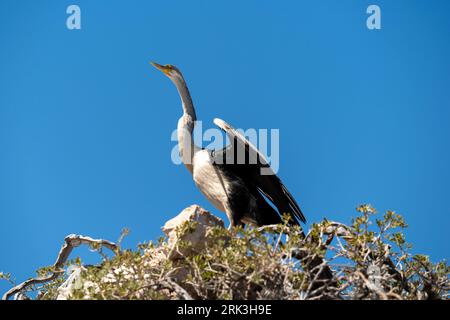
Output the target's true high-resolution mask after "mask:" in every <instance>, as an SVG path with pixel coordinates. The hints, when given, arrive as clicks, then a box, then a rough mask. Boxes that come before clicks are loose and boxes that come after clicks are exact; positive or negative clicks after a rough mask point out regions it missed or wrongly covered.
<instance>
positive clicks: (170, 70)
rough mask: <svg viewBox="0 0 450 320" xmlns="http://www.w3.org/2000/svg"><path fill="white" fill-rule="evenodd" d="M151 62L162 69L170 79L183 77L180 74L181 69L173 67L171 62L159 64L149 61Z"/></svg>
mask: <svg viewBox="0 0 450 320" xmlns="http://www.w3.org/2000/svg"><path fill="white" fill-rule="evenodd" d="M151 64H152V65H153V66H154V67H155V68H156V69H158V70H159V71H162V72H163V73H164V74H165V75H166V76H168V77H169V79H170V80H172V81H174V80H182V79H183V75H182V74H181V71H180V70H179V69H178V68H177V67H175V66H173V65H171V64H166V65H164V66H163V65H160V64H159V63H156V62H151Z"/></svg>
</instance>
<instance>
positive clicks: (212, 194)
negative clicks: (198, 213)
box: [193, 150, 229, 211]
mask: <svg viewBox="0 0 450 320" xmlns="http://www.w3.org/2000/svg"><path fill="white" fill-rule="evenodd" d="M193 166H194V168H193V178H194V182H195V184H196V185H197V187H198V188H199V189H200V191H201V192H202V193H203V194H204V195H205V196H206V198H208V200H209V201H210V202H211V203H212V204H213V205H214V206H215V207H216V208H217V209H218V210H220V211H225V206H226V205H227V200H228V196H227V192H228V191H229V190H228V189H229V188H228V185H229V183H228V181H227V179H226V177H224V176H223V174H221V173H220V171H219V170H218V169H217V168H216V167H214V165H213V159H212V158H211V156H210V154H209V152H208V151H207V150H201V151H199V152H197V153H196V154H195V155H194V159H193Z"/></svg>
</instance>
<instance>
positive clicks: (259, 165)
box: [214, 118, 306, 224]
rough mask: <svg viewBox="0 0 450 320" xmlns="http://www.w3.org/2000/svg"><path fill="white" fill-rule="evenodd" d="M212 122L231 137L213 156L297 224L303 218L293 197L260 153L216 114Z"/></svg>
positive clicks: (303, 219)
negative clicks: (229, 143)
mask: <svg viewBox="0 0 450 320" xmlns="http://www.w3.org/2000/svg"><path fill="white" fill-rule="evenodd" d="M214 123H215V124H216V125H217V126H218V127H219V128H220V129H222V130H223V131H225V132H226V134H227V135H228V137H229V139H230V141H231V145H229V146H228V147H226V148H224V149H222V150H220V151H216V152H215V156H214V160H215V161H220V163H221V164H223V165H225V166H226V167H227V169H228V170H230V171H231V172H233V173H234V174H236V175H237V176H239V177H240V178H242V179H243V180H244V181H246V182H247V183H251V184H253V185H254V186H255V187H256V188H257V189H258V191H259V192H260V193H261V194H263V195H264V196H265V197H266V198H267V199H269V200H270V202H272V204H273V205H274V206H275V207H276V208H277V210H278V213H279V214H289V215H290V216H291V218H292V220H293V222H295V223H297V224H300V223H299V221H301V222H306V219H305V216H304V215H303V213H302V211H301V210H300V207H299V206H298V204H297V202H296V201H295V199H294V197H293V196H292V195H291V194H290V192H289V191H288V190H287V188H286V187H285V186H284V184H283V183H282V182H281V180H280V178H278V177H277V176H276V175H275V173H274V172H273V170H272V169H271V168H270V165H269V162H268V161H267V159H266V158H265V157H264V155H263V154H261V153H260V152H259V151H258V149H257V148H256V147H255V146H254V145H252V144H251V143H250V141H248V140H247V139H246V138H245V137H244V136H243V135H242V134H241V133H240V132H238V131H237V130H235V129H234V128H233V127H232V126H230V125H229V124H228V123H226V122H225V121H223V120H221V119H217V118H216V119H214ZM243 157H245V161H243V160H244V158H243ZM262 172H264V174H262Z"/></svg>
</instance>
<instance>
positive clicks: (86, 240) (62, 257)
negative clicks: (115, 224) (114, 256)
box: [2, 234, 118, 300]
mask: <svg viewBox="0 0 450 320" xmlns="http://www.w3.org/2000/svg"><path fill="white" fill-rule="evenodd" d="M82 244H88V245H98V246H100V248H101V247H106V248H108V249H110V250H111V251H113V252H114V253H116V252H117V249H118V246H117V245H116V244H115V243H113V242H110V241H108V240H103V239H92V238H91V237H85V236H81V235H76V234H70V235H68V236H67V237H65V238H64V244H63V246H62V247H61V250H59V254H58V257H57V258H56V261H55V263H54V264H53V266H52V271H51V274H50V275H48V276H45V277H40V278H31V279H28V280H26V281H24V282H22V283H21V284H19V285H17V286H15V287H13V288H11V289H10V290H8V292H6V293H5V294H4V295H3V297H2V300H8V299H9V298H10V297H12V296H13V295H15V294H17V293H21V292H22V291H23V290H25V289H26V288H28V287H30V286H32V285H34V284H41V283H46V282H49V281H53V280H55V279H56V278H57V277H59V276H60V275H61V274H63V273H64V269H63V267H64V264H65V263H66V261H67V259H68V258H69V256H70V253H71V252H72V250H73V249H74V248H76V247H78V246H80V245H82Z"/></svg>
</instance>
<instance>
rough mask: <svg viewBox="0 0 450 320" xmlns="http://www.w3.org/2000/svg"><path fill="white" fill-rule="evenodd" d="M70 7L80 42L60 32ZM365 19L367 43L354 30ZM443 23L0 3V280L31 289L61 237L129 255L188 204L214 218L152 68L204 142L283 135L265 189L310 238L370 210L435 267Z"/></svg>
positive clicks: (203, 5)
mask: <svg viewBox="0 0 450 320" xmlns="http://www.w3.org/2000/svg"><path fill="white" fill-rule="evenodd" d="M70 4H77V5H79V6H80V7H81V19H82V29H81V30H73V31H70V30H68V29H67V28H66V18H67V14H66V8H67V6H68V5H70ZM369 4H377V5H379V6H380V7H381V10H382V30H378V31H369V30H368V29H367V28H366V18H367V15H366V8H367V7H368V5H369ZM449 10H450V2H448V1H425V0H421V1H418V0H417V1H406V0H405V1H400V0H398V1H382V0H373V1H370V2H369V1H359V0H352V1H350V0H343V1H334V0H329V1H317V0H315V1H312V0H311V1H283V2H282V3H278V2H277V3H276V4H275V2H274V1H261V0H258V1H256V0H255V1H206V0H204V1H198V0H194V1H181V0H180V1H106V0H104V1H100V0H97V1H70V2H69V1H31V0H30V1H23V0H21V1H15V0H14V1H13V0H6V1H1V2H0V49H1V50H0V152H1V153H0V219H1V220H0V271H4V272H11V273H13V275H14V276H15V277H16V279H17V280H18V281H22V280H24V279H26V278H28V277H29V276H32V275H33V274H34V270H35V269H37V268H38V267H40V266H45V265H50V264H52V263H53V262H54V260H55V258H56V255H57V252H58V250H59V248H60V246H61V244H62V242H63V239H64V237H65V236H66V235H67V234H70V233H77V234H84V235H89V236H92V237H98V238H106V239H110V240H116V239H117V238H118V236H119V234H120V230H121V229H122V228H123V227H128V228H130V229H131V234H130V235H129V236H128V237H127V238H126V239H125V240H124V246H125V247H135V246H136V244H137V243H139V242H142V241H147V240H151V239H156V238H157V237H158V236H159V235H160V234H161V231H160V227H161V226H162V225H163V224H164V222H165V221H166V220H168V219H169V218H171V217H173V216H175V215H176V214H177V213H178V212H179V211H181V210H182V209H183V208H185V207H187V206H189V205H190V204H194V203H197V204H200V205H201V206H204V207H205V208H207V209H211V210H213V212H214V213H217V212H216V210H214V209H213V208H212V206H211V205H210V204H209V203H208V202H207V201H206V200H205V199H204V197H203V196H202V195H201V194H200V192H199V191H198V190H197V189H196V187H195V186H194V184H193V182H192V180H191V177H190V175H189V173H188V172H187V171H186V170H185V168H184V167H182V166H175V165H174V164H173V163H172V162H171V158H170V153H171V150H172V148H173V146H174V142H172V141H171V140H170V135H171V132H172V131H173V130H174V129H175V128H176V124H177V121H178V118H179V117H180V115H181V107H180V102H179V98H178V96H177V93H176V90H175V88H174V86H173V85H172V84H171V83H170V81H169V80H168V79H166V78H165V77H164V76H163V75H162V74H161V73H159V72H157V71H156V70H155V69H153V68H152V67H151V66H150V65H149V63H148V62H149V61H150V60H154V61H158V62H160V63H164V64H165V63H171V64H174V65H176V66H178V67H179V68H180V69H181V70H182V71H183V73H184V75H185V78H186V80H187V81H188V85H189V87H190V90H191V93H192V96H193V99H194V103H195V104H196V107H197V115H198V117H199V119H201V120H203V126H204V127H208V126H211V127H212V126H214V125H213V124H212V119H213V118H215V117H220V118H222V119H225V120H226V121H228V122H230V123H231V124H233V125H234V126H235V127H239V128H277V129H280V148H281V149H280V171H279V175H280V177H281V178H282V179H283V181H284V182H285V184H286V185H287V186H288V188H289V189H290V191H291V192H292V193H293V195H294V196H295V197H296V198H297V200H298V202H299V204H300V206H301V207H302V209H303V211H304V213H305V214H306V216H307V219H308V223H312V222H316V221H320V220H321V219H322V218H324V217H327V218H328V219H330V220H337V221H341V222H344V223H347V222H349V221H350V219H351V218H352V217H353V216H354V215H355V214H356V213H355V211H354V208H355V207H356V206H358V205H359V204H362V203H371V204H372V205H374V206H375V207H376V208H377V209H378V210H379V211H381V212H383V211H385V210H388V209H392V210H395V211H397V212H398V213H401V214H403V215H404V217H405V218H406V220H407V222H408V223H409V226H410V227H409V229H408V232H407V236H408V240H409V241H410V242H412V243H413V244H414V251H415V252H422V253H426V254H430V255H431V256H432V258H433V259H434V260H440V259H444V258H448V257H449V249H448V245H447V243H448V235H447V231H448V227H449V222H450V214H449V208H448V205H447V202H448V199H449V197H450V191H449V188H448V181H449V180H450V168H449V165H448V164H449V163H450V148H449V137H450V126H449V120H450V90H449V83H450V59H449V57H450V34H449V32H450V18H449V17H448V12H450V11H449ZM219 215H220V216H221V217H223V218H225V216H224V215H223V214H221V213H220V214H219ZM76 255H81V256H82V257H83V258H85V259H86V260H87V261H90V259H93V260H95V259H96V258H97V257H96V258H95V259H94V258H91V257H92V255H95V254H94V253H90V252H89V251H88V250H87V249H86V248H82V249H81V248H80V249H77V250H76V251H75V252H74V256H76ZM7 287H8V285H7V284H6V283H3V282H0V290H1V291H4V290H6V288H7Z"/></svg>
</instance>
